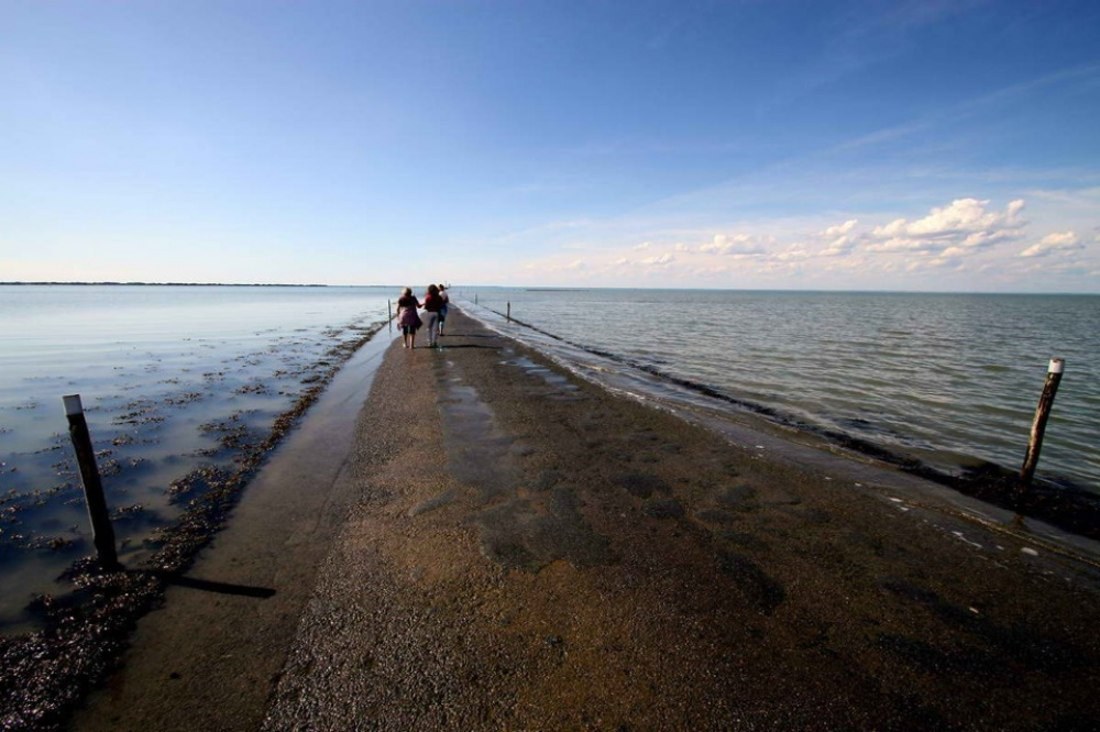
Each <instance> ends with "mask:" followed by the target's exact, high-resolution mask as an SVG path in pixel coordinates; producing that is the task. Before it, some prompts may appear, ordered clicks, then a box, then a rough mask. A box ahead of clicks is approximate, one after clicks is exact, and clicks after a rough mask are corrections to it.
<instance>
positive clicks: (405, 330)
mask: <svg viewBox="0 0 1100 732" xmlns="http://www.w3.org/2000/svg"><path fill="white" fill-rule="evenodd" d="M401 334H402V335H416V328H414V327H413V326H411V325H403V326H401Z"/></svg>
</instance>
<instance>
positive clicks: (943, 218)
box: [867, 198, 1027, 256]
mask: <svg viewBox="0 0 1100 732" xmlns="http://www.w3.org/2000/svg"><path fill="white" fill-rule="evenodd" d="M988 206H989V201H979V200H978V199H976V198H959V199H956V200H954V201H952V202H951V204H950V205H949V206H944V207H943V208H933V209H932V211H931V212H930V213H929V214H928V215H927V216H925V217H924V218H922V219H917V220H916V221H908V220H907V219H895V220H894V221H891V222H890V223H889V224H886V225H884V226H877V227H875V229H874V230H873V231H872V233H871V236H872V238H874V239H878V240H879V242H878V243H873V244H870V245H868V246H867V249H868V251H873V252H930V253H932V254H939V255H943V253H944V252H945V251H947V250H949V249H950V250H954V252H955V256H959V255H964V254H965V255H969V254H972V253H974V252H976V251H978V250H981V249H986V248H988V247H992V246H994V245H996V244H998V243H1000V242H1003V241H1010V240H1012V239H1016V238H1018V237H1019V236H1020V230H1021V229H1022V228H1023V227H1024V226H1025V225H1026V224H1027V222H1026V221H1024V220H1023V219H1022V218H1020V212H1021V211H1023V208H1024V202H1023V201H1022V200H1015V201H1012V202H1011V203H1009V204H1008V206H1006V207H1005V210H1004V211H1003V212H997V211H990V210H988V208H987V207H988Z"/></svg>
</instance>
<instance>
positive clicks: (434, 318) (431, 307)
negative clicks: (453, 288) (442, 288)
mask: <svg viewBox="0 0 1100 732" xmlns="http://www.w3.org/2000/svg"><path fill="white" fill-rule="evenodd" d="M421 307H422V308H424V309H425V310H427V311H428V314H427V315H426V316H424V321H425V322H424V324H425V325H427V326H428V345H429V346H430V347H432V348H435V346H436V338H437V337H438V335H439V310H440V309H441V308H442V307H443V298H441V297H440V296H439V288H438V287H436V286H435V285H428V291H427V292H426V293H424V304H423V305H421Z"/></svg>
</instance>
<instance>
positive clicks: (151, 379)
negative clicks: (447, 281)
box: [0, 286, 396, 628]
mask: <svg viewBox="0 0 1100 732" xmlns="http://www.w3.org/2000/svg"><path fill="white" fill-rule="evenodd" d="M395 296H396V292H395V291H392V290H390V289H385V290H383V289H378V288H280V287H146V286H133V287H131V286H0V318H2V326H3V327H2V328H0V627H3V626H4V625H5V624H7V625H8V626H9V628H10V627H13V624H15V623H22V622H25V621H26V620H27V617H26V616H25V615H24V614H23V608H24V606H25V605H26V604H27V601H28V600H29V599H30V598H31V596H32V595H33V594H34V593H54V592H58V591H63V589H64V588H63V587H61V586H59V585H56V584H55V583H54V579H55V578H56V577H57V576H58V574H59V573H60V572H61V571H62V570H63V569H64V568H65V567H67V566H68V565H69V564H70V563H71V562H72V561H73V560H74V559H76V558H78V557H80V556H83V555H87V554H91V553H93V549H92V547H91V540H90V536H89V531H88V528H87V523H88V522H87V516H86V509H85V507H84V502H83V494H82V491H81V488H80V479H79V475H78V473H77V469H76V465H75V459H74V456H73V449H72V445H71V442H70V439H69V435H68V423H67V420H66V418H65V412H64V409H63V407H62V401H61V397H62V396H63V395H65V394H72V393H79V394H80V395H81V397H82V400H83V403H84V407H85V410H86V414H87V421H88V425H89V429H90V431H91V434H92V438H93V442H94V447H95V449H96V451H97V462H98V464H99V469H100V472H101V473H102V474H103V485H104V490H105V492H106V494H107V501H108V505H109V507H110V509H111V510H112V512H113V514H114V524H115V526H114V528H115V533H116V535H117V538H118V540H119V542H120V544H121V549H120V558H121V559H122V561H123V562H124V563H125V564H127V565H131V566H132V565H133V563H134V562H137V561H140V559H141V558H142V557H143V556H144V555H145V554H146V553H148V551H149V548H148V546H147V542H148V540H149V537H150V536H151V534H152V532H154V531H155V530H156V529H158V528H160V527H163V526H165V525H167V524H169V523H170V522H171V521H173V520H174V519H175V518H176V517H177V516H178V515H179V514H180V513H181V512H182V510H183V509H184V507H185V506H186V504H187V501H188V500H190V499H191V498H194V497H197V495H201V492H202V490H203V485H202V481H193V482H187V481H183V482H181V479H184V478H186V477H187V476H189V475H193V471H196V470H202V469H210V468H216V469H220V470H226V471H231V470H233V469H234V465H235V463H236V461H238V460H240V456H241V453H242V450H243V449H245V446H247V445H255V444H257V443H259V442H261V441H262V439H263V436H264V435H266V434H269V433H270V431H271V429H272V426H273V422H274V420H275V419H276V417H278V416H279V415H280V414H283V413H284V412H286V411H287V410H289V409H290V408H291V407H292V406H293V405H294V403H295V402H296V401H297V400H298V399H299V398H300V397H301V396H302V395H303V393H304V392H305V391H306V390H308V389H310V388H311V387H312V385H314V384H317V383H320V382H321V381H323V379H324V377H325V375H326V373H329V372H331V369H332V368H334V367H335V364H336V363H337V362H338V361H339V358H340V353H339V351H340V349H341V348H343V347H348V346H350V345H353V344H354V343H356V342H358V341H359V340H362V338H363V337H364V336H365V334H366V333H368V332H370V331H371V330H372V329H373V328H375V327H377V326H378V325H380V324H381V323H383V322H384V321H385V319H386V317H387V299H388V298H394V297H395Z"/></svg>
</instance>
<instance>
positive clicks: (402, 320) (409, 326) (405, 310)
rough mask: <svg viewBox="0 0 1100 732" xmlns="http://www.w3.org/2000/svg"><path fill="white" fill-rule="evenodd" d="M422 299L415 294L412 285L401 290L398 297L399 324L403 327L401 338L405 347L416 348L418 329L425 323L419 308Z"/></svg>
mask: <svg viewBox="0 0 1100 732" xmlns="http://www.w3.org/2000/svg"><path fill="white" fill-rule="evenodd" d="M419 307H420V301H419V300H417V299H416V297H415V296H414V295H413V291H412V288H411V287H406V288H405V289H404V290H402V291H401V297H399V298H397V325H398V326H400V327H401V338H402V339H403V345H404V347H405V348H416V331H417V329H418V328H419V327H420V326H421V325H422V324H423V323H422V322H421V320H420V315H419V314H417V312H416V311H417V308H419Z"/></svg>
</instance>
